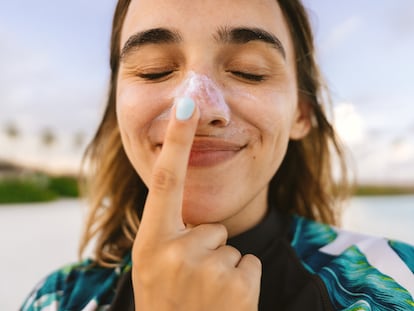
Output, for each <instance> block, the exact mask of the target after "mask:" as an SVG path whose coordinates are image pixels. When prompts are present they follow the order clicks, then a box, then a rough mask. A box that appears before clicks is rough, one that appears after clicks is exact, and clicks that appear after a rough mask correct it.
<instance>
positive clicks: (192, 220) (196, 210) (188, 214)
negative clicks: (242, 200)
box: [182, 197, 230, 225]
mask: <svg viewBox="0 0 414 311" xmlns="http://www.w3.org/2000/svg"><path fill="white" fill-rule="evenodd" d="M220 201H222V200H220ZM222 202H223V201H222ZM229 212H230V211H229V210H228V205H227V208H226V207H225V206H220V203H219V202H217V197H216V198H210V199H208V198H205V197H204V198H200V197H198V198H194V199H191V198H189V199H184V202H183V209H182V216H183V221H184V223H186V224H191V225H200V224H206V223H217V222H222V221H223V220H225V219H226V218H227V217H228V215H227V214H228V213H229Z"/></svg>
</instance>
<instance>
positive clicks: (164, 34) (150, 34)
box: [120, 28, 182, 60]
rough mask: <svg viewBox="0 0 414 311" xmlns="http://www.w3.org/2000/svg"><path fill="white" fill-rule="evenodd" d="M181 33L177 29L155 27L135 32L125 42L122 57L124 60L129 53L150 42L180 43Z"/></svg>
mask: <svg viewBox="0 0 414 311" xmlns="http://www.w3.org/2000/svg"><path fill="white" fill-rule="evenodd" d="M181 41H182V37H181V35H180V34H179V33H178V32H177V31H173V30H169V29H166V28H153V29H149V30H145V31H141V32H137V33H135V34H133V35H132V36H131V37H129V38H128V40H127V41H126V42H125V44H124V47H123V48H122V50H121V54H120V59H121V60H122V59H123V58H125V57H126V56H128V54H129V53H130V52H131V51H133V50H136V49H138V48H140V47H142V46H144V45H148V44H171V43H180V42H181Z"/></svg>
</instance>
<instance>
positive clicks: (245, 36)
mask: <svg viewBox="0 0 414 311" xmlns="http://www.w3.org/2000/svg"><path fill="white" fill-rule="evenodd" d="M216 40H217V41H219V42H224V43H231V44H245V43H248V42H251V41H261V42H264V43H266V44H269V45H271V46H272V47H273V48H275V49H276V50H277V51H278V52H279V53H280V54H281V55H282V56H283V58H284V59H286V51H285V48H284V47H283V44H282V42H281V41H280V40H279V38H278V37H276V36H275V35H273V34H271V33H270V32H268V31H266V30H264V29H262V28H250V27H237V28H228V27H224V28H219V30H218V31H217V36H216Z"/></svg>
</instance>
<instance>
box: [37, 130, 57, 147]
mask: <svg viewBox="0 0 414 311" xmlns="http://www.w3.org/2000/svg"><path fill="white" fill-rule="evenodd" d="M41 141H42V144H43V145H44V146H45V147H47V148H50V146H52V145H53V144H54V143H55V142H56V135H55V133H54V132H53V131H52V130H51V129H50V128H44V129H43V130H42V133H41Z"/></svg>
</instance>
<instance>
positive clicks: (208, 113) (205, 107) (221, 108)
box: [156, 71, 230, 126]
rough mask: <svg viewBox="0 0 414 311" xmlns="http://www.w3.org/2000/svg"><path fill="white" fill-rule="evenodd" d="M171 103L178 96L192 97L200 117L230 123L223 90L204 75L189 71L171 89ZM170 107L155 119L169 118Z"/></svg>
mask: <svg viewBox="0 0 414 311" xmlns="http://www.w3.org/2000/svg"><path fill="white" fill-rule="evenodd" d="M171 97H172V98H173V99H174V100H173V105H174V104H175V102H176V101H177V100H178V99H179V98H183V97H190V98H192V99H193V100H194V101H195V103H196V105H197V106H198V108H199V109H200V118H204V117H208V118H210V119H212V120H219V121H220V122H222V124H223V125H224V126H226V125H228V124H229V123H230V108H229V106H228V105H227V104H226V101H225V99H224V95H223V92H222V91H221V90H220V88H219V87H218V86H217V85H216V84H215V83H214V82H213V81H212V80H211V79H210V78H209V77H208V76H206V75H203V74H197V73H195V72H193V71H190V72H189V73H188V75H187V77H186V79H185V80H184V81H183V82H182V83H181V84H180V85H179V86H178V87H177V88H175V89H174V90H173V92H172V96H171ZM171 108H172V106H171V107H168V108H167V109H166V110H164V111H163V112H162V113H161V114H160V115H159V116H157V118H156V119H157V120H169V118H170V113H171Z"/></svg>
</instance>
